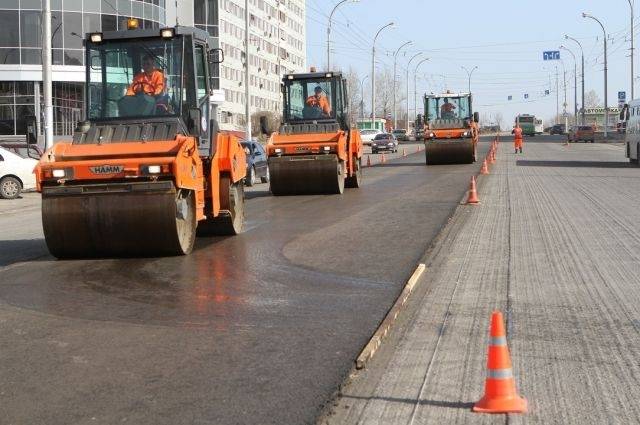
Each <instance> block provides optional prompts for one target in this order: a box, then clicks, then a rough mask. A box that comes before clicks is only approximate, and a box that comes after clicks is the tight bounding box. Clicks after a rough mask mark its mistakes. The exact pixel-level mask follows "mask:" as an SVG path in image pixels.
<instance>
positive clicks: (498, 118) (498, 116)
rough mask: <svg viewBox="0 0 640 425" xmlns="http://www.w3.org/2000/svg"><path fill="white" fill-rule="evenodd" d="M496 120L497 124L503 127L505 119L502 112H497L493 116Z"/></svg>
mask: <svg viewBox="0 0 640 425" xmlns="http://www.w3.org/2000/svg"><path fill="white" fill-rule="evenodd" d="M493 118H494V121H495V122H496V125H497V126H498V127H499V128H500V129H502V123H503V121H504V117H503V116H502V112H496V114H495V115H494V116H493Z"/></svg>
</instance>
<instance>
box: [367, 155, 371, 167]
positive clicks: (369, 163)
mask: <svg viewBox="0 0 640 425" xmlns="http://www.w3.org/2000/svg"><path fill="white" fill-rule="evenodd" d="M367 167H371V155H367Z"/></svg>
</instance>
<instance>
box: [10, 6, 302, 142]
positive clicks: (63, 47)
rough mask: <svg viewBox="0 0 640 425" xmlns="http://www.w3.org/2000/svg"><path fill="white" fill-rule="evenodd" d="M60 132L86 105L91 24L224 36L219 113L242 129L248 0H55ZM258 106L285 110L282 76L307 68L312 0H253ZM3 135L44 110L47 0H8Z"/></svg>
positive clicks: (228, 125) (252, 58)
mask: <svg viewBox="0 0 640 425" xmlns="http://www.w3.org/2000/svg"><path fill="white" fill-rule="evenodd" d="M51 6H52V22H51V24H52V25H51V27H52V47H53V50H52V55H53V97H54V99H53V102H54V134H55V135H56V136H66V135H69V134H71V133H72V131H73V128H74V127H75V124H76V122H77V121H78V120H81V119H83V110H84V98H85V92H84V85H83V83H84V78H85V73H84V52H83V48H82V38H83V36H84V34H86V33H88V32H98V31H110V30H116V29H125V28H126V20H127V18H129V17H135V18H138V19H139V20H140V23H141V27H142V28H161V27H164V26H173V25H176V24H177V23H178V24H180V25H187V26H190V25H195V26H197V27H200V28H203V29H205V30H207V31H208V32H209V34H211V35H212V36H214V37H218V42H219V45H220V47H221V48H222V49H223V50H224V53H225V61H224V63H222V64H221V65H220V68H219V73H220V80H219V81H220V87H219V89H220V90H219V92H218V96H217V99H218V101H219V107H218V119H219V121H220V123H221V128H223V129H227V130H238V131H241V130H243V129H244V126H245V119H244V102H245V95H244V92H245V90H244V30H245V28H244V27H245V25H244V0H51ZM249 8H250V9H249V11H250V34H249V35H250V43H249V44H250V49H249V50H250V53H249V69H250V85H251V97H250V99H249V102H250V106H251V111H252V113H253V112H256V111H263V110H269V111H276V112H277V111H279V110H280V108H281V100H280V79H281V76H282V75H283V74H284V73H287V72H293V71H301V70H303V69H305V62H306V57H305V2H304V0H250V2H249ZM0 28H2V29H3V31H2V32H0V137H11V136H16V137H19V136H20V135H24V133H25V131H26V122H25V120H24V118H25V116H28V115H35V116H41V109H42V108H41V105H42V95H41V93H42V65H41V64H42V60H41V54H42V52H41V50H42V49H41V47H42V32H41V29H42V0H2V1H0Z"/></svg>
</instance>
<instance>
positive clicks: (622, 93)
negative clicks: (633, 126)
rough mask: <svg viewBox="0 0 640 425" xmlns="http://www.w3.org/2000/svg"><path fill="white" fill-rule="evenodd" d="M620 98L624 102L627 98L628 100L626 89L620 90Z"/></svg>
mask: <svg viewBox="0 0 640 425" xmlns="http://www.w3.org/2000/svg"><path fill="white" fill-rule="evenodd" d="M618 100H619V101H620V102H624V101H625V100H627V92H626V91H619V92H618Z"/></svg>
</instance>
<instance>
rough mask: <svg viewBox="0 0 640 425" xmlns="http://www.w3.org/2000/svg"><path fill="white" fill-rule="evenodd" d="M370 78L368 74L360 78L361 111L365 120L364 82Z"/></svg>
mask: <svg viewBox="0 0 640 425" xmlns="http://www.w3.org/2000/svg"><path fill="white" fill-rule="evenodd" d="M367 78H369V76H368V75H365V76H364V78H363V79H362V80H360V112H361V114H362V119H363V120H364V82H365V81H367Z"/></svg>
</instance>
